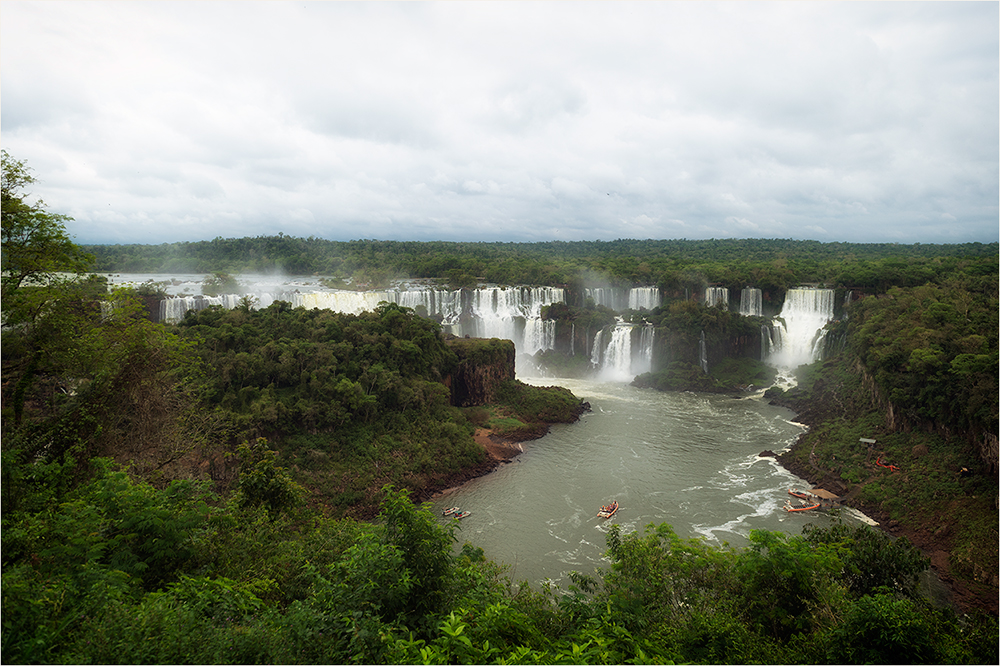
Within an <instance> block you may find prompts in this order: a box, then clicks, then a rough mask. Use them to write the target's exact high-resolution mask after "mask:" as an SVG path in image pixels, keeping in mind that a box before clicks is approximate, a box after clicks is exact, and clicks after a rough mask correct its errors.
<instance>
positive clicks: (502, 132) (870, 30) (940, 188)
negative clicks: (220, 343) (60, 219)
mask: <svg viewBox="0 0 1000 666" xmlns="http://www.w3.org/2000/svg"><path fill="white" fill-rule="evenodd" d="M998 16H1000V11H998V5H997V4H995V3H752V2H751V3H711V2H708V3H702V2H670V3H646V2H639V3H340V2H331V3H326V2H307V3H287V2H281V3H273V2H266V3H252V2H240V3H229V2H199V3H175V2H152V3H118V2H46V3H37V2H5V3H4V7H3V19H4V20H3V22H2V23H0V76H2V82H3V97H2V98H0V104H2V114H0V121H2V127H0V132H2V140H3V145H4V148H5V149H6V150H7V151H8V152H10V153H11V155H13V156H14V157H16V158H18V159H24V160H26V161H27V162H28V164H29V165H30V166H31V167H33V168H34V169H35V172H36V175H37V176H38V178H39V181H40V182H39V184H38V187H37V193H38V194H40V195H41V196H42V197H43V198H44V199H45V200H46V201H47V202H48V203H49V204H50V206H51V207H52V208H53V209H55V210H58V211H60V212H65V213H67V214H69V215H71V216H73V217H74V218H75V220H76V221H75V222H73V223H71V224H70V226H69V230H70V232H71V233H73V234H75V235H76V237H77V239H78V240H80V241H81V242H162V241H174V240H196V239H200V238H212V237H215V236H244V235H257V234H267V233H277V232H278V231H282V232H284V233H287V234H294V235H316V236H321V237H327V238H336V239H350V238H360V237H367V238H371V237H383V238H400V239H408V238H412V239H418V240H425V239H434V238H443V239H455V240H460V239H469V240H481V239H482V240H491V239H500V240H529V241H530V240H547V239H550V238H560V239H570V240H571V239H577V238H579V239H598V238H600V239H613V238H619V237H630V236H640V235H641V236H644V237H645V236H649V237H671V236H685V237H688V238H696V237H712V236H714V237H724V236H730V237H733V236H736V237H739V236H763V237H771V236H780V237H800V238H817V239H820V240H853V241H881V240H890V239H891V240H899V241H904V242H905V241H909V242H915V241H920V242H936V241H938V242H953V241H961V240H982V241H994V240H997V236H998V228H997V223H996V220H997V218H998V205H997V203H998V181H1000V157H998V153H1000V151H998V145H1000V136H998V124H997V120H996V119H997V117H998V116H1000V103H998V99H1000V67H998V57H997V52H998V50H1000V49H998V43H1000V40H998V37H997V35H998V32H1000V19H998ZM914 220H923V222H920V223H915V222H914ZM831 230H835V231H831Z"/></svg>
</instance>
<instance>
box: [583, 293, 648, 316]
mask: <svg viewBox="0 0 1000 666" xmlns="http://www.w3.org/2000/svg"><path fill="white" fill-rule="evenodd" d="M583 294H584V297H585V298H592V299H594V303H595V304H597V305H603V306H604V307H606V308H611V309H612V310H614V311H615V312H622V311H624V310H641V309H643V308H645V309H646V310H652V309H653V308H658V307H660V304H661V303H662V302H663V299H662V297H661V296H660V290H659V288H658V287H632V288H631V289H624V288H621V287H587V288H586V289H584V291H583Z"/></svg>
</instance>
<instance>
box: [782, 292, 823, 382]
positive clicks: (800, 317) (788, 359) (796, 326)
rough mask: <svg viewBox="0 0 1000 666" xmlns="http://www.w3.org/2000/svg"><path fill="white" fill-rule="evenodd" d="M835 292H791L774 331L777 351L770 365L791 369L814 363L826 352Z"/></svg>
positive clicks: (787, 294) (786, 297) (787, 295)
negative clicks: (825, 329)
mask: <svg viewBox="0 0 1000 666" xmlns="http://www.w3.org/2000/svg"><path fill="white" fill-rule="evenodd" d="M833 306H834V291H833V290H832V289H805V288H801V289H789V290H788V293H786V294H785V304H784V305H783V306H782V308H781V314H780V315H779V317H780V318H781V319H782V320H783V322H778V323H777V324H776V325H775V326H774V328H773V345H772V346H773V351H772V353H771V354H770V357H769V359H768V362H769V363H770V364H771V365H773V366H775V367H778V368H786V369H791V368H795V367H798V366H800V365H804V364H806V363H812V362H813V361H816V360H818V359H819V358H820V356H821V354H822V350H823V338H824V336H825V335H826V332H825V331H824V330H823V327H824V326H826V324H827V322H829V321H830V320H831V319H833Z"/></svg>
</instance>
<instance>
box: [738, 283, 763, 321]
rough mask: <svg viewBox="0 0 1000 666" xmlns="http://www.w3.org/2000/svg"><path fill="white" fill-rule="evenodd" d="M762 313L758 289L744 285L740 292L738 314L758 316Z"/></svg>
mask: <svg viewBox="0 0 1000 666" xmlns="http://www.w3.org/2000/svg"><path fill="white" fill-rule="evenodd" d="M763 313H764V310H763V307H762V306H761V293H760V289H757V288H756V287H744V288H743V291H741V292H740V314H741V315H743V316H744V317H760V316H763Z"/></svg>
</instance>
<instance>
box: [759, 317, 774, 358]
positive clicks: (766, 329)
mask: <svg viewBox="0 0 1000 666" xmlns="http://www.w3.org/2000/svg"><path fill="white" fill-rule="evenodd" d="M773 346H774V342H773V341H772V340H771V327H770V326H768V325H766V324H762V325H761V327H760V360H761V361H762V362H763V361H766V360H767V357H768V356H770V354H771V348H772V347H773Z"/></svg>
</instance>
